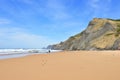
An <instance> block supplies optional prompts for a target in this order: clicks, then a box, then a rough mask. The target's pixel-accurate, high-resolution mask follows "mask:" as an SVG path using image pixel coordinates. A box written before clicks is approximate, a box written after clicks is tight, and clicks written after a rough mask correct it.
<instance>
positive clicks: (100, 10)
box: [88, 0, 111, 16]
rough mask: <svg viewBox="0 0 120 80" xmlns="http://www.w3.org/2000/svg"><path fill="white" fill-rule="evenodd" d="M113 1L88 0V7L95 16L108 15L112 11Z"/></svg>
mask: <svg viewBox="0 0 120 80" xmlns="http://www.w3.org/2000/svg"><path fill="white" fill-rule="evenodd" d="M110 3H111V0H88V6H89V8H90V10H91V12H92V14H93V16H97V15H99V14H102V15H103V16H104V15H107V13H108V12H109V9H110Z"/></svg>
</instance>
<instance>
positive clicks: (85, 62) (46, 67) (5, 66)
mask: <svg viewBox="0 0 120 80" xmlns="http://www.w3.org/2000/svg"><path fill="white" fill-rule="evenodd" d="M0 80H120V51H64V52H57V53H49V54H40V55H32V56H26V57H22V58H14V59H6V60H0Z"/></svg>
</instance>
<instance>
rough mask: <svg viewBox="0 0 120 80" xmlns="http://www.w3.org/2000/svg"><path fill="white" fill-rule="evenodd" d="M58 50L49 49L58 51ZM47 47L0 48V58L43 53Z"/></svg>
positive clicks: (46, 51) (47, 50) (46, 50)
mask: <svg viewBox="0 0 120 80" xmlns="http://www.w3.org/2000/svg"><path fill="white" fill-rule="evenodd" d="M59 51H60V50H50V52H59ZM48 52H49V49H0V59H8V58H17V57H23V56H27V55H33V54H45V53H48Z"/></svg>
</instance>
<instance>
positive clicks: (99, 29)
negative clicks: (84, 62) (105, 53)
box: [48, 18, 120, 50]
mask: <svg viewBox="0 0 120 80" xmlns="http://www.w3.org/2000/svg"><path fill="white" fill-rule="evenodd" d="M48 48H49V49H57V50H117V49H119V48H120V20H113V19H102V18H94V19H93V20H92V21H90V22H89V24H88V27H87V28H86V29H85V30H84V31H82V32H81V33H79V34H76V35H74V36H71V37H70V38H69V39H68V40H66V41H64V42H61V43H59V44H54V45H49V46H48Z"/></svg>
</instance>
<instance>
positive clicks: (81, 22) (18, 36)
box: [0, 0, 120, 48]
mask: <svg viewBox="0 0 120 80" xmlns="http://www.w3.org/2000/svg"><path fill="white" fill-rule="evenodd" d="M119 8H120V1H119V0H0V48H41V47H44V46H47V45H49V44H54V43H58V42H60V41H64V40H66V39H67V38H68V37H70V36H72V35H75V34H77V33H79V32H81V31H82V30H84V29H85V28H86V27H87V25H88V22H89V21H90V20H92V19H93V18H95V17H97V18H113V19H119V18H120V17H119V16H120V9H119Z"/></svg>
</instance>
